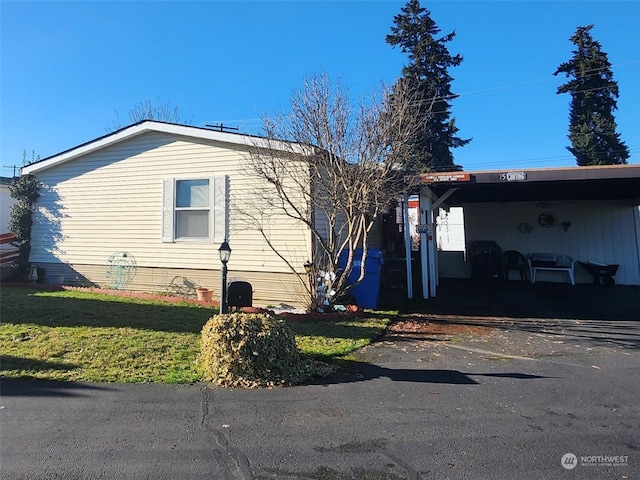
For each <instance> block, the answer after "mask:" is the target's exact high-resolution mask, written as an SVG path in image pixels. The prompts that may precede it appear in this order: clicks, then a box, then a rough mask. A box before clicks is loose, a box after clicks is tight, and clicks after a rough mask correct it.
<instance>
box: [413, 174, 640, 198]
mask: <svg viewBox="0 0 640 480" xmlns="http://www.w3.org/2000/svg"><path fill="white" fill-rule="evenodd" d="M418 180H419V183H420V184H422V185H428V186H429V188H430V189H431V190H432V191H433V192H434V193H435V194H436V195H438V196H441V195H444V194H445V192H447V191H448V190H450V189H452V188H454V189H456V191H455V192H454V193H453V194H451V196H450V197H448V198H447V200H446V203H447V204H448V205H452V206H459V205H463V204H465V203H475V202H516V201H540V200H555V201H563V200H566V201H570V200H616V199H617V200H633V201H635V202H637V203H638V204H640V165H639V164H628V165H598V166H588V167H579V166H575V167H558V168H532V169H508V170H490V171H489V170H487V171H469V172H465V171H462V172H448V173H433V174H423V175H421V176H419V179H418Z"/></svg>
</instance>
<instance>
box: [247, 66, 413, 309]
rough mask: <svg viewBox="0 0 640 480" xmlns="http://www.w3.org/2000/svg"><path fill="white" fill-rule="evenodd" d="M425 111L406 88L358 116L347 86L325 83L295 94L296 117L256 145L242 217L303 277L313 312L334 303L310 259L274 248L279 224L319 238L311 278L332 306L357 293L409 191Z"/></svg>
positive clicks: (271, 125) (363, 106) (287, 117)
mask: <svg viewBox="0 0 640 480" xmlns="http://www.w3.org/2000/svg"><path fill="white" fill-rule="evenodd" d="M417 106H418V104H417V102H416V101H414V99H412V98H410V97H409V96H408V94H406V95H405V94H404V92H402V89H401V88H400V87H399V86H398V84H396V86H394V91H393V95H391V94H390V90H389V89H387V88H385V87H382V88H381V89H379V90H378V91H376V92H375V93H374V94H373V95H371V97H369V98H367V99H363V100H361V101H360V102H359V104H358V105H357V106H355V107H354V106H353V104H352V103H351V100H350V98H349V95H348V92H347V91H346V90H345V89H344V87H343V86H342V83H341V82H336V83H332V82H331V81H330V79H329V78H328V77H327V76H326V75H319V76H313V77H309V78H306V79H305V81H304V86H303V87H302V88H300V89H298V90H296V91H295V92H294V94H293V97H292V99H291V111H290V112H288V113H285V114H279V115H274V116H268V117H266V118H264V119H263V121H264V135H263V136H262V137H256V138H255V141H254V142H253V145H252V146H251V148H250V149H249V154H248V162H247V164H248V168H247V171H246V178H247V181H248V182H251V181H253V182H255V188H252V189H251V192H252V193H251V195H248V196H247V195H245V196H244V198H243V199H242V202H236V205H239V204H241V206H240V207H238V210H237V211H236V213H235V214H236V215H238V217H239V218H241V219H242V220H243V223H244V224H245V225H246V226H247V227H248V228H251V229H254V230H257V231H259V232H260V233H261V234H262V236H263V238H264V240H265V241H266V243H267V244H268V245H269V247H270V248H271V249H272V250H273V251H274V252H275V253H276V254H277V255H278V256H279V257H280V258H281V259H282V260H283V261H284V262H285V263H286V264H287V265H288V266H289V268H290V269H291V271H293V272H294V273H296V274H297V275H299V277H300V279H301V281H302V282H303V283H304V284H305V286H306V288H307V293H308V294H309V304H310V306H311V307H313V306H318V304H319V303H320V302H322V301H324V300H325V298H318V296H317V285H316V282H315V281H307V279H308V278H309V277H307V276H306V273H304V272H301V271H300V266H301V265H302V263H303V262H304V259H300V258H291V256H290V255H289V254H288V253H289V252H287V251H283V249H282V247H281V246H280V245H279V244H278V243H277V242H276V241H274V238H272V236H271V234H270V231H271V230H270V226H271V225H272V224H273V219H274V217H275V216H280V217H282V216H284V217H286V218H289V219H291V220H292V221H293V222H294V223H297V224H298V225H299V226H304V227H306V228H307V229H308V230H309V231H310V232H311V236H312V245H313V247H312V248H313V251H312V252H308V254H309V255H310V257H311V259H312V261H313V273H312V275H311V277H310V278H317V276H318V274H320V272H323V274H324V275H326V278H327V282H328V283H329V284H330V285H328V290H329V292H330V293H331V292H335V293H334V294H333V295H329V297H330V298H329V301H330V302H331V300H333V299H336V298H339V297H340V296H341V295H343V294H346V293H348V292H349V290H350V289H351V288H353V287H354V286H356V285H357V284H358V283H360V282H361V281H362V280H363V279H364V278H365V271H366V263H367V252H368V247H369V234H370V232H371V230H372V228H373V226H374V223H375V222H376V220H377V219H378V218H379V217H380V215H381V214H383V213H385V212H387V211H388V209H389V207H390V206H391V205H393V204H394V202H395V200H397V198H398V197H399V196H400V195H402V193H403V191H404V189H405V188H406V187H407V185H406V184H405V181H404V167H405V165H404V163H403V158H405V155H404V153H405V149H406V148H407V147H408V146H409V144H410V139H411V135H412V134H413V133H414V132H415V130H416V120H415V119H416V118H417V116H416V109H417ZM283 140H286V141H283ZM357 249H362V252H363V253H362V257H361V260H362V261H361V263H360V266H359V271H360V272H359V273H360V274H359V278H358V280H357V282H356V283H354V284H353V285H347V279H348V277H349V275H350V273H351V271H352V269H353V268H354V265H355V260H357V258H356V255H355V252H356V250H357ZM341 258H342V259H343V260H342V262H341V261H340V259H341ZM301 260H302V261H301ZM341 267H342V268H341ZM321 276H322V275H321Z"/></svg>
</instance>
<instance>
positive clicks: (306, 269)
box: [304, 260, 313, 273]
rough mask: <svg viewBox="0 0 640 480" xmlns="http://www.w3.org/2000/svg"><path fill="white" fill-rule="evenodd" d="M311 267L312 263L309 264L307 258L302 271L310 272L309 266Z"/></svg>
mask: <svg viewBox="0 0 640 480" xmlns="http://www.w3.org/2000/svg"><path fill="white" fill-rule="evenodd" d="M312 267H313V265H311V262H310V261H309V260H307V261H306V262H304V271H305V272H307V273H311V268H312Z"/></svg>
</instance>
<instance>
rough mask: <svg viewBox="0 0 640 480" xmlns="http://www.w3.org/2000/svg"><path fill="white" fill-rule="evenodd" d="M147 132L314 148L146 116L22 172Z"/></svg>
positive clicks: (261, 145)
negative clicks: (160, 120) (157, 120)
mask: <svg viewBox="0 0 640 480" xmlns="http://www.w3.org/2000/svg"><path fill="white" fill-rule="evenodd" d="M147 132H159V133H167V134H171V135H180V136H184V137H192V138H197V139H201V140H213V141H217V142H224V143H231V144H234V145H242V146H246V147H257V148H270V149H275V150H282V151H293V152H295V153H300V154H309V153H311V150H310V148H308V147H305V146H304V145H300V144H296V143H291V142H286V141H277V140H271V139H267V138H263V137H254V136H250V135H242V134H237V133H227V132H217V131H215V130H210V129H207V128H201V127H191V126H187V125H178V124H174V123H163V122H156V121H153V120H146V121H143V122H140V123H135V124H133V125H131V126H129V127H125V128H123V129H122V130H118V131H117V132H114V133H112V134H110V135H106V136H104V137H100V138H97V139H95V140H92V141H90V142H87V143H85V144H82V145H79V146H77V147H74V148H72V149H70V150H67V151H65V152H62V153H59V154H57V155H54V156H52V157H49V158H46V159H44V160H41V161H39V162H36V163H33V164H31V165H26V166H24V167H22V169H21V172H22V174H23V175H27V174H34V173H39V172H42V171H43V170H47V169H49V168H52V167H54V166H57V165H61V164H63V163H66V162H69V161H71V160H74V159H76V158H78V157H81V156H83V155H87V154H89V153H92V152H95V151H97V150H101V149H103V148H106V147H109V146H111V145H114V144H116V143H119V142H122V141H125V140H128V139H130V138H133V137H136V136H138V135H142V134H144V133H147Z"/></svg>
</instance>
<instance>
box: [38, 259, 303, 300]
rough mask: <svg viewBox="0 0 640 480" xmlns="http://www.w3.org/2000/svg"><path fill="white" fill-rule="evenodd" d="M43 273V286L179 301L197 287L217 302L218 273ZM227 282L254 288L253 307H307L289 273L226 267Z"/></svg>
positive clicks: (76, 268) (57, 269)
mask: <svg viewBox="0 0 640 480" xmlns="http://www.w3.org/2000/svg"><path fill="white" fill-rule="evenodd" d="M38 267H40V268H41V269H44V278H40V280H39V281H41V282H43V283H51V284H62V285H69V286H85V287H88V286H93V287H97V288H105V289H112V288H116V289H119V290H127V291H133V292H143V293H156V294H163V295H171V296H179V297H195V296H196V291H195V289H196V287H208V288H212V289H213V295H214V297H213V298H214V299H218V298H220V285H221V275H220V270H205V269H186V268H185V269H180V268H163V267H140V266H138V267H136V268H135V273H132V274H131V275H130V277H131V278H130V279H129V278H125V277H127V276H126V275H121V276H118V275H117V273H116V274H114V273H113V271H110V272H108V269H107V267H106V266H105V265H80V264H62V263H38ZM227 278H228V282H229V283H230V282H233V281H246V282H249V283H251V286H252V287H253V304H254V305H255V306H263V307H266V306H281V305H282V304H286V305H291V306H293V307H297V308H303V307H304V306H305V305H306V303H307V302H306V296H305V293H304V287H303V285H302V284H301V283H300V280H299V279H298V277H297V276H295V275H294V274H292V273H274V272H244V271H235V270H233V269H232V268H231V266H230V267H229V271H228V274H227Z"/></svg>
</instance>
